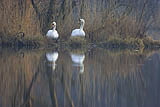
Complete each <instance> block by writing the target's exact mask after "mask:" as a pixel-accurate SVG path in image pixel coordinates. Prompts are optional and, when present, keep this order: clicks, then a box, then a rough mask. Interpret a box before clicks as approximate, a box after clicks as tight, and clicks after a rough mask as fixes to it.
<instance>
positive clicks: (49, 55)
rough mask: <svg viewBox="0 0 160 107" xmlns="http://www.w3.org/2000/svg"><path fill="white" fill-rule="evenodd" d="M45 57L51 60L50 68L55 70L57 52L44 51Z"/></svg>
mask: <svg viewBox="0 0 160 107" xmlns="http://www.w3.org/2000/svg"><path fill="white" fill-rule="evenodd" d="M46 57H47V60H48V61H49V62H52V69H53V70H55V68H56V63H55V62H56V61H57V59H58V52H53V53H46Z"/></svg>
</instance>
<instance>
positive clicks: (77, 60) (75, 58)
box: [71, 54, 85, 73]
mask: <svg viewBox="0 0 160 107" xmlns="http://www.w3.org/2000/svg"><path fill="white" fill-rule="evenodd" d="M71 59H72V62H73V66H76V67H80V73H83V72H84V64H83V61H84V59H85V55H84V54H71Z"/></svg>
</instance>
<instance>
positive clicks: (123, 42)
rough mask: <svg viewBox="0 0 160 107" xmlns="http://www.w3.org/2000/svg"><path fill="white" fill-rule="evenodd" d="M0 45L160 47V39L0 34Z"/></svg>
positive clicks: (32, 46)
mask: <svg viewBox="0 0 160 107" xmlns="http://www.w3.org/2000/svg"><path fill="white" fill-rule="evenodd" d="M0 47H2V48H27V49H33V48H37V49H38V48H73V49H76V48H84V49H85V48H93V47H99V48H104V49H131V50H132V49H138V50H141V49H160V41H159V40H153V39H152V38H149V37H145V38H142V39H141V38H124V39H122V38H117V37H114V38H109V39H107V40H104V41H94V42H91V41H90V40H89V39H84V38H83V39H81V38H76V39H71V38H70V39H68V40H62V39H61V38H60V39H59V40H58V41H57V42H56V41H55V40H52V39H49V38H46V37H41V38H37V37H35V38H25V37H17V36H0Z"/></svg>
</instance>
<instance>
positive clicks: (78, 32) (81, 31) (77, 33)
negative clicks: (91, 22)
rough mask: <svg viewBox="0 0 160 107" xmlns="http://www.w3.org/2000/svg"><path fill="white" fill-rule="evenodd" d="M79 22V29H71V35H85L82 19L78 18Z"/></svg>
mask: <svg viewBox="0 0 160 107" xmlns="http://www.w3.org/2000/svg"><path fill="white" fill-rule="evenodd" d="M80 24H81V26H80V29H75V30H73V31H72V33H71V36H85V32H84V30H83V27H84V24H85V21H84V19H80Z"/></svg>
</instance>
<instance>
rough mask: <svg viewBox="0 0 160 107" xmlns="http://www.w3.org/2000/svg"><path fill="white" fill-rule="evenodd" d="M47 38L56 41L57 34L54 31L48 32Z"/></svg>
mask: <svg viewBox="0 0 160 107" xmlns="http://www.w3.org/2000/svg"><path fill="white" fill-rule="evenodd" d="M46 36H47V37H50V38H54V39H57V38H58V37H59V34H58V32H57V31H56V30H49V31H48V32H47V34H46Z"/></svg>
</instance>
